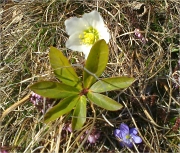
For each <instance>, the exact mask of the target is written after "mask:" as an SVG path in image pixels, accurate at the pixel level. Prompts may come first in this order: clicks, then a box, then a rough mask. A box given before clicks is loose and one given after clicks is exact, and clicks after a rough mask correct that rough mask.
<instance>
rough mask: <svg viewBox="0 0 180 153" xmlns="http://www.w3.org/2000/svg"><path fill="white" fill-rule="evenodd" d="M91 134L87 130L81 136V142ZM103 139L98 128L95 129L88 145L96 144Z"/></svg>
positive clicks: (88, 139) (88, 140)
mask: <svg viewBox="0 0 180 153" xmlns="http://www.w3.org/2000/svg"><path fill="white" fill-rule="evenodd" d="M88 133H89V130H86V132H85V133H84V134H83V135H82V136H81V140H83V139H84V138H85V135H87V134H88ZM100 137H101V132H100V131H99V130H97V128H93V129H92V131H91V133H90V134H89V136H88V138H87V143H89V144H95V143H96V142H97V141H98V140H99V139H100Z"/></svg>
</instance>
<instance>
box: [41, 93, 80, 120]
mask: <svg viewBox="0 0 180 153" xmlns="http://www.w3.org/2000/svg"><path fill="white" fill-rule="evenodd" d="M78 100H79V96H78V95H76V96H71V97H67V98H65V99H63V100H61V101H60V102H59V103H58V104H57V105H55V106H54V107H53V108H51V109H50V110H49V111H48V112H47V113H46V114H45V117H44V122H45V123H48V122H50V121H53V120H55V119H57V118H58V117H60V116H62V115H64V114H66V113H68V112H70V111H71V110H72V109H73V108H74V106H75V105H76V104H77V102H78Z"/></svg>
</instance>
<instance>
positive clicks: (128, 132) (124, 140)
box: [114, 123, 142, 148]
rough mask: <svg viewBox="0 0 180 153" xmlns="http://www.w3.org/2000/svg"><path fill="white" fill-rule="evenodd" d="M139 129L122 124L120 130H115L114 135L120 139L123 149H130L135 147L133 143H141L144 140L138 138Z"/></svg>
mask: <svg viewBox="0 0 180 153" xmlns="http://www.w3.org/2000/svg"><path fill="white" fill-rule="evenodd" d="M137 133H138V131H137V129H136V128H131V129H129V127H128V126H127V125H126V124H124V123H121V125H120V127H119V129H115V130H114V135H115V136H116V137H117V138H118V139H120V145H121V146H122V147H124V146H127V147H129V148H132V147H133V143H141V142H142V139H141V138H140V137H139V136H137Z"/></svg>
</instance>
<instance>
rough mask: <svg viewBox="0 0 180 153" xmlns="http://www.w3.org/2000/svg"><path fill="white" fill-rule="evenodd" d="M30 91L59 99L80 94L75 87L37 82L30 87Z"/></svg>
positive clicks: (49, 82)
mask: <svg viewBox="0 0 180 153" xmlns="http://www.w3.org/2000/svg"><path fill="white" fill-rule="evenodd" d="M30 89H31V90H32V91H34V92H35V93H37V94H39V95H41V96H43V97H48V98H57V99H58V98H65V97H69V96H73V95H78V94H79V90H78V89H76V88H75V87H72V86H68V85H66V84H63V83H58V82H51V81H42V82H37V83H35V84H33V85H32V86H30Z"/></svg>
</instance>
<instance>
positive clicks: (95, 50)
mask: <svg viewBox="0 0 180 153" xmlns="http://www.w3.org/2000/svg"><path fill="white" fill-rule="evenodd" d="M108 56H109V49H108V45H107V44H106V42H105V41H104V40H99V41H97V42H96V43H95V44H94V45H93V46H92V48H91V50H90V53H89V56H88V58H87V61H86V65H85V68H84V71H83V79H84V80H83V82H84V87H85V88H89V87H90V86H91V85H92V84H93V83H94V82H96V78H95V77H94V76H93V75H92V74H94V75H95V76H96V77H99V76H100V75H101V74H102V73H103V71H104V69H105V68H106V64H107V62H108ZM87 71H88V72H87ZM89 72H90V73H91V74H90V73H89Z"/></svg>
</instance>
